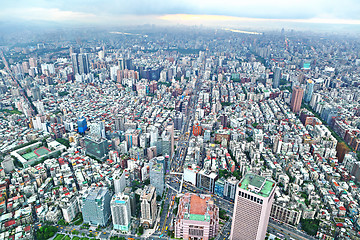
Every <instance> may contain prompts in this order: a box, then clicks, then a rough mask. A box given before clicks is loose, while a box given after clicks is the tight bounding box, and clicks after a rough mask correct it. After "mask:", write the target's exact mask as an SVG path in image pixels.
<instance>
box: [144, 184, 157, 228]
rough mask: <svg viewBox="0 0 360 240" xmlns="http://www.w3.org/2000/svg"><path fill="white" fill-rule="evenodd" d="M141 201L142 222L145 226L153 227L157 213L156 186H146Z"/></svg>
mask: <svg viewBox="0 0 360 240" xmlns="http://www.w3.org/2000/svg"><path fill="white" fill-rule="evenodd" d="M140 202H141V218H140V224H142V225H143V227H144V228H151V227H152V226H153V224H154V223H155V220H156V215H157V205H156V190H155V187H154V186H151V185H148V186H146V187H145V189H144V190H143V192H142V194H141V196H140Z"/></svg>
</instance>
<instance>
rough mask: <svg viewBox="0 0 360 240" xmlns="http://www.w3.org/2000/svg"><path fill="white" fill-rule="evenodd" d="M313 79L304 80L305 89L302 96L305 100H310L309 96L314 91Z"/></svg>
mask: <svg viewBox="0 0 360 240" xmlns="http://www.w3.org/2000/svg"><path fill="white" fill-rule="evenodd" d="M314 85H315V84H314V81H313V80H310V79H309V80H307V82H306V91H305V96H304V100H305V102H310V101H311V97H312V95H313V92H314Z"/></svg>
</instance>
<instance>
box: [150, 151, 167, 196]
mask: <svg viewBox="0 0 360 240" xmlns="http://www.w3.org/2000/svg"><path fill="white" fill-rule="evenodd" d="M164 159H165V158H164ZM150 184H151V185H153V186H154V187H155V189H156V194H157V195H159V196H161V195H162V194H163V192H164V188H165V170H164V164H163V163H157V162H155V163H153V164H152V165H151V168H150Z"/></svg>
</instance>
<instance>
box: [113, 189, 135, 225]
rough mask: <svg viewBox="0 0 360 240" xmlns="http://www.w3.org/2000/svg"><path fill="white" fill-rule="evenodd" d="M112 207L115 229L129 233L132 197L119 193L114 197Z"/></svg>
mask: <svg viewBox="0 0 360 240" xmlns="http://www.w3.org/2000/svg"><path fill="white" fill-rule="evenodd" d="M110 206H111V215H112V221H113V226H114V229H115V230H120V231H122V232H128V231H129V230H130V224H131V206H130V197H129V196H127V195H125V194H124V193H117V194H116V195H114V196H113V197H112V199H111V202H110Z"/></svg>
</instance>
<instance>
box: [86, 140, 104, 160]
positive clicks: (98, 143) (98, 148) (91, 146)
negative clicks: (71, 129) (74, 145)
mask: <svg viewBox="0 0 360 240" xmlns="http://www.w3.org/2000/svg"><path fill="white" fill-rule="evenodd" d="M84 142H85V152H86V154H87V155H90V156H92V157H95V158H97V159H100V160H102V159H105V158H106V156H107V154H108V152H109V148H108V146H109V144H108V141H107V140H106V139H104V138H100V139H94V138H90V137H86V138H85V139H84Z"/></svg>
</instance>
